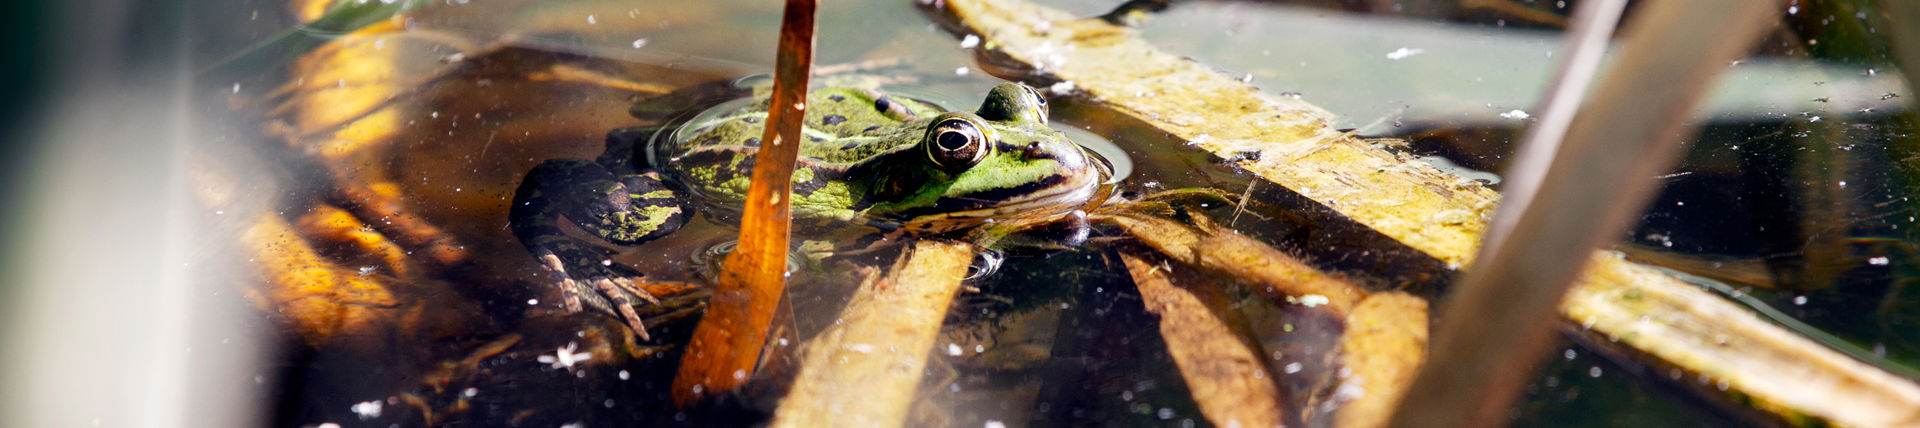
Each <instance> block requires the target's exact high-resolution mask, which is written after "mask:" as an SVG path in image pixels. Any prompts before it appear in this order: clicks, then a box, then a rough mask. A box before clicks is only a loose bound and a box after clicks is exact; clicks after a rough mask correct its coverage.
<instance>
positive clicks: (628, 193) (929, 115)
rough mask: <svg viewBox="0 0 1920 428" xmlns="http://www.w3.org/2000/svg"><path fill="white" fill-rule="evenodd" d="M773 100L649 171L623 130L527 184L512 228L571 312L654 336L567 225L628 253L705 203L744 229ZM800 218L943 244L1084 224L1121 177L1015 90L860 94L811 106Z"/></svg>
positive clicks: (815, 94) (713, 123)
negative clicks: (1018, 226)
mask: <svg viewBox="0 0 1920 428" xmlns="http://www.w3.org/2000/svg"><path fill="white" fill-rule="evenodd" d="M767 103H768V101H767V100H765V99H760V100H756V101H755V102H752V103H749V104H746V105H745V106H744V107H740V108H739V109H738V110H735V111H732V112H727V113H724V114H721V115H719V116H717V117H713V118H712V119H708V120H704V121H701V122H700V123H692V124H688V125H686V126H687V127H686V128H684V129H681V130H679V132H678V134H677V135H678V136H679V138H678V139H677V141H678V143H677V144H678V147H676V148H674V150H675V151H676V153H675V154H674V155H673V156H671V158H670V159H666V160H665V161H664V162H659V163H657V164H649V160H648V159H649V157H648V156H646V154H645V153H644V152H645V150H644V149H645V148H644V147H635V145H636V144H644V141H645V140H646V139H647V138H648V137H649V134H651V133H652V132H651V131H652V130H647V129H642V128H629V129H624V130H619V131H615V132H613V133H611V134H610V135H609V136H608V138H607V150H606V152H605V153H604V154H602V155H601V156H600V157H599V158H598V159H596V160H593V161H588V160H584V159H555V160H549V161H546V162H545V163H542V164H540V165H539V166H537V167H535V168H534V169H533V170H532V171H529V172H527V176H526V178H525V180H523V181H522V182H521V184H520V188H519V189H518V190H517V191H515V193H514V198H513V206H512V211H511V213H510V214H509V218H508V221H509V223H510V224H511V226H512V230H513V234H514V236H515V237H518V238H519V239H520V242H521V243H522V244H523V245H526V247H527V250H528V251H529V252H531V253H532V254H533V256H534V257H535V258H537V259H538V260H539V263H540V265H541V267H542V268H543V269H545V270H546V271H547V272H548V273H549V274H550V275H549V278H548V280H549V281H550V282H549V284H550V285H551V286H554V287H558V288H559V289H560V291H561V294H562V295H563V296H564V298H565V301H564V304H565V305H566V307H567V309H568V310H570V311H575V312H578V311H580V310H581V309H582V302H583V301H584V302H586V304H587V305H590V306H592V307H594V308H596V309H598V310H602V311H605V312H609V313H612V314H618V315H619V316H620V317H621V318H622V319H623V320H624V321H625V322H626V323H627V325H628V326H630V327H631V328H633V330H634V331H635V332H636V333H638V334H639V335H640V336H641V337H646V335H647V333H646V330H645V328H644V326H643V325H642V324H641V321H640V317H639V316H638V315H636V313H635V312H634V310H633V308H632V305H633V303H635V301H636V299H638V300H646V301H656V300H655V299H654V297H653V296H652V295H650V294H648V293H647V292H646V291H645V290H643V289H641V288H640V287H639V286H636V285H635V284H634V282H633V280H634V278H636V277H638V276H639V275H640V274H639V272H636V271H634V270H633V269H632V268H629V267H627V266H625V265H622V264H619V263H614V262H612V261H611V260H609V258H608V257H609V256H611V255H612V253H613V252H612V251H611V250H608V249H606V248H602V247H599V246H596V245H594V244H591V243H588V242H585V241H583V240H580V239H576V238H573V237H571V236H568V235H566V234H563V233H562V232H561V230H560V228H559V227H558V225H559V223H558V222H559V221H560V218H561V217H565V218H566V219H567V220H568V221H571V222H573V224H575V225H577V226H579V227H580V228H581V229H584V230H586V231H587V232H589V233H591V234H593V235H594V236H596V237H598V238H599V239H601V240H604V241H606V242H608V243H612V244H616V245H638V244H641V243H644V242H647V241H650V240H653V239H658V238H660V237H662V236H666V235H667V234H669V233H672V232H673V231H674V230H677V229H679V228H680V226H681V225H683V224H685V223H686V222H687V220H688V218H689V217H690V216H691V215H692V214H693V211H694V208H695V206H699V207H700V209H704V210H707V212H708V213H709V214H710V215H717V216H719V217H722V218H737V217H738V215H737V214H738V213H739V211H740V209H741V207H742V206H743V204H744V203H745V202H744V201H743V199H744V198H745V196H746V193H747V184H748V177H749V176H751V175H752V173H751V171H752V169H753V155H754V153H755V151H757V150H758V146H759V144H760V136H761V132H762V123H763V122H764V121H765V119H766V116H767ZM807 106H808V108H807V109H806V117H805V119H804V129H802V130H801V135H803V136H805V137H804V138H805V140H806V141H805V142H804V143H803V144H802V145H801V148H800V158H799V161H798V163H797V164H796V165H795V167H794V172H793V194H792V198H793V200H792V207H793V209H792V213H793V219H794V223H795V225H796V226H799V227H801V229H800V230H802V231H804V230H807V229H809V228H810V229H814V230H822V229H844V228H866V229H870V230H872V231H875V232H885V233H893V234H939V233H954V232H961V231H967V230H975V229H978V228H979V227H980V226H983V225H988V224H995V223H996V221H999V222H1000V223H999V224H1009V223H1010V222H1007V220H1009V219H1022V220H1049V219H1055V218H1075V219H1082V220H1083V221H1081V222H1080V224H1081V226H1080V227H1082V228H1083V229H1082V230H1081V233H1082V235H1081V236H1084V217H1083V216H1080V215H1079V214H1080V211H1078V210H1079V209H1080V208H1082V207H1083V206H1085V205H1086V204H1087V203H1088V202H1089V201H1090V200H1091V199H1093V198H1094V197H1095V195H1096V194H1098V193H1101V192H1099V191H1098V189H1099V188H1100V186H1101V184H1102V182H1103V181H1105V180H1106V177H1107V176H1108V175H1109V174H1110V171H1109V169H1110V168H1109V167H1108V166H1107V165H1106V164H1105V163H1104V161H1102V160H1100V159H1098V158H1095V157H1094V156H1092V155H1090V154H1089V153H1088V151H1087V150H1086V149H1084V148H1082V147H1080V146H1079V145H1077V144H1074V143H1073V142H1072V141H1070V140H1068V139H1067V138H1066V136H1065V135H1062V134H1061V133H1060V132H1059V131H1055V130H1053V129H1051V128H1048V127H1047V110H1046V107H1047V105H1046V101H1045V99H1043V98H1041V97H1040V95H1039V94H1038V93H1036V92H1035V91H1034V90H1033V89H1032V88H1029V87H1027V86H1025V85H1021V84H1018V83H1002V84H1000V85H999V86H997V87H994V88H993V90H992V91H990V92H989V93H988V94H987V98H986V100H985V102H983V103H982V105H981V106H980V108H979V109H978V110H975V111H973V112H965V111H956V112H944V111H943V110H942V109H940V108H938V107H936V106H934V105H932V104H929V103H925V102H921V101H918V100H914V99H911V98H905V97H890V96H887V95H886V94H882V93H880V92H877V91H874V90H870V89H858V88H826V89H819V90H814V91H811V92H810V93H809V94H808V95H807Z"/></svg>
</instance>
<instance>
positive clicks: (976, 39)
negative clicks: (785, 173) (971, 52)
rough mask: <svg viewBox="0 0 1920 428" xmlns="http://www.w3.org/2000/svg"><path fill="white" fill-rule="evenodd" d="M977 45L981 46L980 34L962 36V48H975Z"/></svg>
mask: <svg viewBox="0 0 1920 428" xmlns="http://www.w3.org/2000/svg"><path fill="white" fill-rule="evenodd" d="M975 46H980V36H976V35H972V34H968V35H967V36H966V37H961V38H960V48H961V49H973V48H974V47H975Z"/></svg>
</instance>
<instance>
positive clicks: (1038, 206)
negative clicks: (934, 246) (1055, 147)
mask: <svg viewBox="0 0 1920 428" xmlns="http://www.w3.org/2000/svg"><path fill="white" fill-rule="evenodd" d="M1097 164H1098V163H1096V165H1097ZM1106 171H1107V170H1106V168H1105V167H1104V166H1102V167H1101V170H1100V172H1101V173H1099V174H1075V175H1070V176H1066V177H1067V179H1066V180H1067V182H1065V183H1051V185H1048V186H1045V187H1050V188H1052V190H1046V191H1038V192H1034V193H1030V194H1027V195H1024V196H1019V197H1014V198H1009V199H998V200H976V201H971V202H976V203H985V204H990V205H991V206H988V207H986V208H980V209H973V210H964V211H952V212H947V213H943V214H932V215H925V216H918V217H915V220H913V221H912V222H910V223H908V224H906V225H904V226H905V228H906V229H908V230H911V231H913V232H916V233H941V232H949V231H954V230H959V229H965V228H967V227H972V226H976V225H980V224H985V223H988V222H992V221H995V220H996V219H1008V218H1035V217H1045V216H1051V215H1057V214H1062V213H1066V212H1068V211H1072V210H1074V209H1077V208H1080V206H1082V205H1084V202H1085V201H1086V200H1087V199H1088V198H1091V197H1093V195H1094V193H1095V192H1096V191H1098V190H1099V188H1100V184H1101V182H1103V181H1104V180H1103V179H1102V177H1105V176H1106ZM954 199H960V198H954Z"/></svg>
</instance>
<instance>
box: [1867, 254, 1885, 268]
mask: <svg viewBox="0 0 1920 428" xmlns="http://www.w3.org/2000/svg"><path fill="white" fill-rule="evenodd" d="M1889 261H1890V260H1888V259H1887V256H1879V257H1874V258H1870V259H1867V264H1870V265H1874V266H1886V265H1887V262H1889Z"/></svg>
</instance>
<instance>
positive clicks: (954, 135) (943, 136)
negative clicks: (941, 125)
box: [938, 131, 968, 152]
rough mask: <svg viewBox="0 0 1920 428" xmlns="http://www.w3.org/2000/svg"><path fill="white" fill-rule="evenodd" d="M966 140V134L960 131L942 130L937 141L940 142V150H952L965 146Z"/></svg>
mask: <svg viewBox="0 0 1920 428" xmlns="http://www.w3.org/2000/svg"><path fill="white" fill-rule="evenodd" d="M967 140H968V138H967V136H966V134H964V133H962V132H960V131H944V132H941V133H940V139H939V141H938V142H939V143H940V150H942V151H947V152H954V151H959V150H960V149H964V148H966V147H967Z"/></svg>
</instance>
